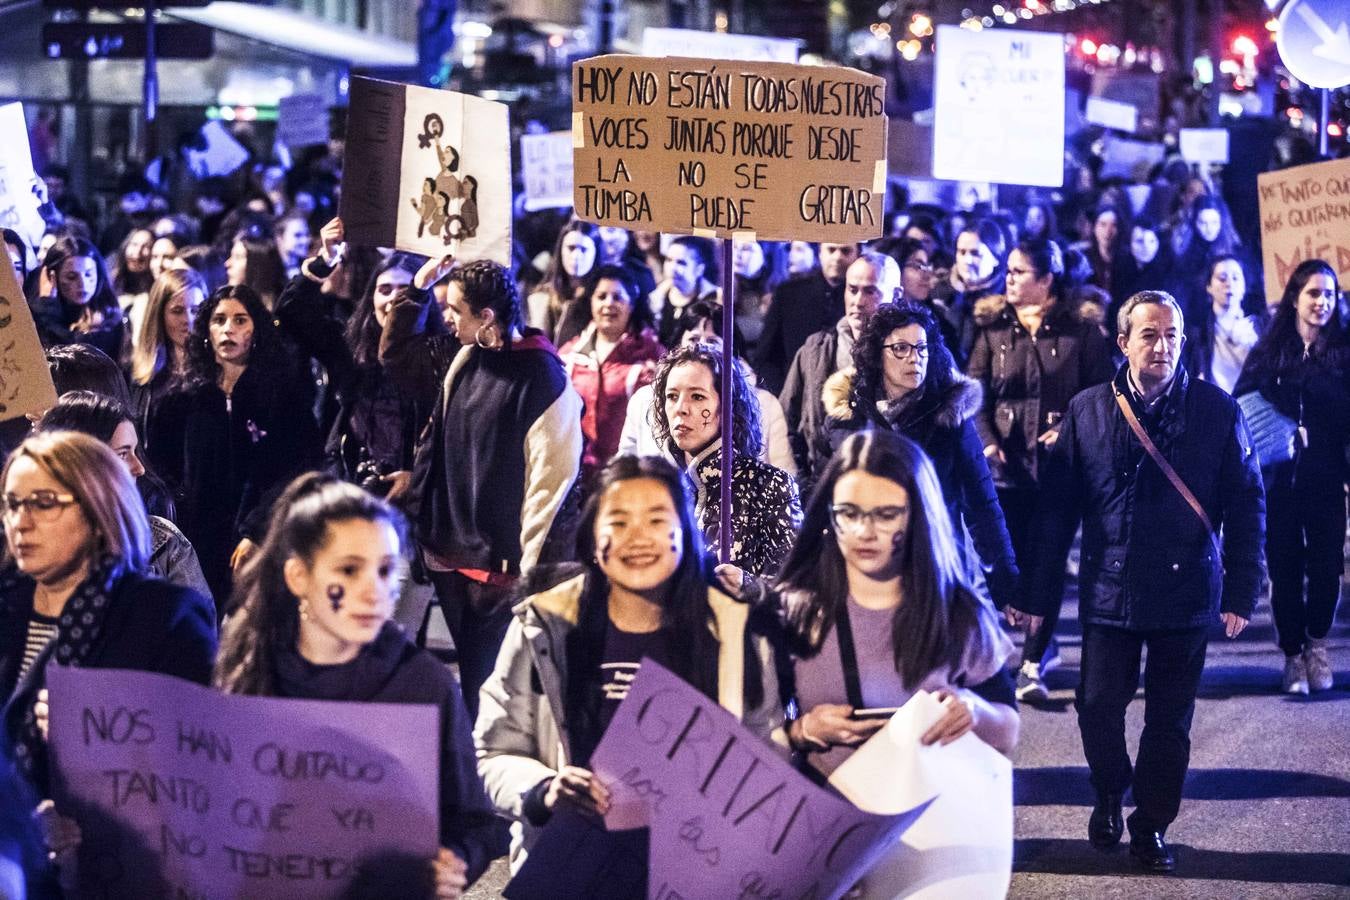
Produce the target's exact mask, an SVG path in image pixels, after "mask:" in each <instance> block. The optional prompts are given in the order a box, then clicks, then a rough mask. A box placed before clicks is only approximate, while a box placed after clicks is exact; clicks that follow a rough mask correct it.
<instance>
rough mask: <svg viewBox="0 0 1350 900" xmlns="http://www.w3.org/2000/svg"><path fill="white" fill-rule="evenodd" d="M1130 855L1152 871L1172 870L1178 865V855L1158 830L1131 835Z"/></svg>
mask: <svg viewBox="0 0 1350 900" xmlns="http://www.w3.org/2000/svg"><path fill="white" fill-rule="evenodd" d="M1130 855H1131V856H1133V857H1134V858H1135V859H1137V860H1139V864H1140V865H1141V866H1143V867H1144V868H1145V869H1148V870H1149V871H1150V872H1172V871H1174V870H1175V869H1176V867H1177V860H1176V857H1174V856H1173V855H1172V849H1171V848H1170V847H1168V846H1167V842H1166V841H1164V840H1163V836H1162V835H1161V834H1159V833H1158V832H1156V831H1145V832H1141V833H1139V834H1131V835H1130Z"/></svg>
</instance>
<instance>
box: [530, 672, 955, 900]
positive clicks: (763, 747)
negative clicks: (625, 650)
mask: <svg viewBox="0 0 1350 900" xmlns="http://www.w3.org/2000/svg"><path fill="white" fill-rule="evenodd" d="M591 768H592V769H593V770H594V771H595V773H596V774H597V775H598V776H600V778H601V779H603V780H604V782H605V783H606V784H607V785H608V786H609V789H610V794H611V811H610V814H609V815H608V816H607V817H606V820H605V824H606V825H607V826H608V827H609V828H610V829H623V828H634V827H640V826H642V825H647V826H648V827H649V828H650V829H651V834H650V848H651V849H650V863H649V872H650V874H649V878H648V889H647V896H648V897H652V898H658V900H667V898H683V900H696V898H702V897H706V898H724V897H819V898H835V897H839V896H840V895H842V894H843V893H844V892H845V891H846V890H848V888H849V887H850V886H852V885H853V884H854V883H855V882H856V881H857V880H858V879H859V878H860V877H862V875H863V874H864V873H865V872H866V871H867V870H868V868H870V867H871V865H872V863H873V862H875V861H876V860H877V859H878V858H879V857H880V856H881V855H882V854H883V853H884V852H885V851H886V849H887V848H888V847H890V846H891V845H892V844H894V842H895V841H897V840H898V839H899V838H900V835H901V834H903V833H904V831H905V830H906V829H907V828H908V827H909V826H910V825H911V824H912V823H913V822H914V820H915V819H917V818H918V817H919V815H920V814H922V812H923V811H924V809H926V808H927V805H928V804H927V803H925V804H922V805H920V806H917V807H915V808H914V809H911V810H909V811H908V812H904V813H901V814H899V815H894V816H879V815H873V814H870V813H865V812H863V811H862V810H860V809H858V808H857V807H855V806H853V805H852V804H851V803H849V802H848V801H847V800H845V799H843V798H842V797H840V796H839V795H837V794H834V793H831V792H830V791H828V790H826V789H824V788H821V787H818V786H816V785H815V784H813V783H811V781H810V780H808V779H807V778H806V777H805V776H803V775H802V774H801V773H799V772H797V771H796V770H795V769H793V768H792V766H791V765H790V764H789V763H788V762H787V760H786V759H784V758H783V757H782V756H780V755H779V754H778V753H777V752H776V750H775V748H774V747H771V746H769V745H767V744H765V743H764V742H763V741H761V740H760V739H759V738H757V737H756V736H755V735H753V734H751V733H750V732H749V731H747V730H746V729H745V728H744V727H742V725H741V724H740V722H738V721H737V720H736V718H735V717H734V716H732V715H731V714H730V713H729V712H727V711H726V710H724V709H722V708H721V707H720V706H718V705H717V704H716V703H715V702H713V701H712V700H710V699H709V698H707V697H705V696H703V695H702V694H701V693H699V692H698V691H697V690H695V689H694V688H692V687H690V686H689V685H688V684H686V683H685V682H684V681H682V680H681V679H680V678H679V677H677V676H676V675H674V674H672V673H671V672H670V671H668V670H666V669H663V668H662V667H661V666H659V665H658V664H656V663H655V662H652V661H651V660H650V659H644V660H643V661H642V668H641V669H640V670H639V671H638V675H637V678H636V679H635V680H634V681H633V684H632V687H631V688H630V689H629V692H628V697H627V698H626V699H625V700H624V701H623V702H622V703H621V704H620V705H619V709H618V711H617V712H616V713H615V714H614V720H613V721H612V722H611V723H610V726H609V728H608V729H607V730H606V731H605V736H604V738H603V739H602V740H601V741H600V746H599V747H597V748H596V750H595V753H594V754H593V755H592V757H591ZM527 865H528V863H527Z"/></svg>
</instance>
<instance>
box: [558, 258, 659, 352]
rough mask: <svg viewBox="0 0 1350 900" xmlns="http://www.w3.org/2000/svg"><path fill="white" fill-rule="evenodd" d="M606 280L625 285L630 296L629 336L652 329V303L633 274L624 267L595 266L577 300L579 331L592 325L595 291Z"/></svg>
mask: <svg viewBox="0 0 1350 900" xmlns="http://www.w3.org/2000/svg"><path fill="white" fill-rule="evenodd" d="M605 280H608V281H617V282H618V283H619V284H621V285H623V289H624V292H625V293H626V294H628V300H629V313H628V329H627V331H628V334H631V335H633V336H634V337H636V336H638V335H640V334H642V331H643V329H645V328H651V327H652V326H653V325H654V324H655V318H654V317H653V315H652V305H651V302H650V300H649V298H648V297H647V295H646V294H644V293H643V292H642V288H641V286H639V285H638V282H637V279H636V278H634V277H633V273H632V272H631V271H629V270H628V269H625V268H624V267H623V266H614V265H605V266H595V267H594V268H592V269H591V274H589V275H587V276H586V280H585V282H584V285H585V286H584V287H583V288H582V291H581V296H580V297H579V298H577V303H576V311H575V312H574V313H573V315H574V316H575V322H576V326H577V328H578V329H584V328H585V327H586V326H587V325H589V324H591V300H593V299H594V298H595V290H596V288H598V287H599V286H600V282H601V281H605Z"/></svg>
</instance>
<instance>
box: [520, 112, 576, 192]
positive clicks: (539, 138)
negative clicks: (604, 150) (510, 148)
mask: <svg viewBox="0 0 1350 900" xmlns="http://www.w3.org/2000/svg"><path fill="white" fill-rule="evenodd" d="M520 175H521V179H522V180H523V181H524V182H525V208H526V209H528V210H530V211H534V210H536V209H554V208H557V207H561V206H571V205H572V133H571V132H570V131H555V132H553V133H552V134H522V135H521V136H520Z"/></svg>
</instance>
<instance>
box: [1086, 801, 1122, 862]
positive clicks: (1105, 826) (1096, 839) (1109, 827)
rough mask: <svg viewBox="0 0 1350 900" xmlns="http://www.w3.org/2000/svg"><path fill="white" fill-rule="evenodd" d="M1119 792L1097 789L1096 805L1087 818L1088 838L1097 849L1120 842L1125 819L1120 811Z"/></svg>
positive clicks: (1103, 848) (1106, 847)
mask: <svg viewBox="0 0 1350 900" xmlns="http://www.w3.org/2000/svg"><path fill="white" fill-rule="evenodd" d="M1120 798H1121V794H1120V792H1118V791H1098V792H1097V805H1096V806H1094V807H1093V808H1092V816H1091V817H1090V818H1089V819H1088V840H1089V841H1091V842H1092V846H1094V847H1096V848H1097V849H1098V850H1109V849H1111V848H1112V847H1114V846H1115V845H1116V844H1119V843H1120V836H1121V834H1122V833H1124V831H1125V821H1124V819H1122V818H1121V813H1120Z"/></svg>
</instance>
